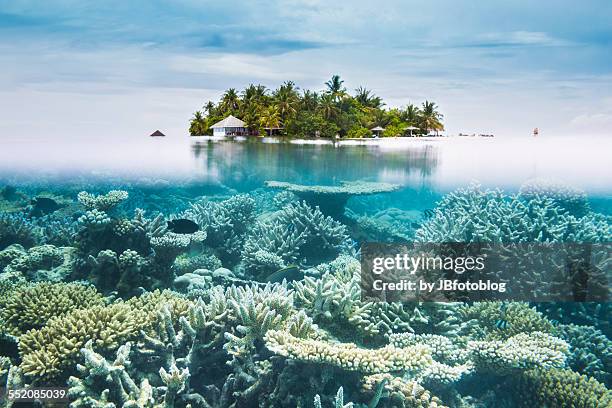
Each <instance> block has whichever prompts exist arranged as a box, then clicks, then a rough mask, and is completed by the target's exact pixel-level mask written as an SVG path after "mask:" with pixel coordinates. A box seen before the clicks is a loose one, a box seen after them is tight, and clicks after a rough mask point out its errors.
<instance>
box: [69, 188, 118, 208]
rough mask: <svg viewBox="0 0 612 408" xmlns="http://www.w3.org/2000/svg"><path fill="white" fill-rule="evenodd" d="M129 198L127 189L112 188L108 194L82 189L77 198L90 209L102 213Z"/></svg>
mask: <svg viewBox="0 0 612 408" xmlns="http://www.w3.org/2000/svg"><path fill="white" fill-rule="evenodd" d="M127 198H128V193H127V191H123V190H112V191H109V192H108V193H106V194H100V195H94V194H91V193H88V192H86V191H81V192H80V193H79V194H78V196H77V199H78V200H79V203H81V204H82V205H83V206H84V207H85V208H87V209H88V210H90V211H94V210H96V211H98V212H100V213H103V212H106V211H109V210H111V209H113V208H115V207H116V206H117V205H119V204H120V203H121V202H123V201H124V200H126V199H127Z"/></svg>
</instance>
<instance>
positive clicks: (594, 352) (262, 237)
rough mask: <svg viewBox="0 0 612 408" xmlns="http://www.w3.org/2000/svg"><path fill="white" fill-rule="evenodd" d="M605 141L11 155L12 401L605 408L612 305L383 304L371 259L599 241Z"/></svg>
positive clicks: (1, 272)
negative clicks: (365, 265) (393, 250)
mask: <svg viewBox="0 0 612 408" xmlns="http://www.w3.org/2000/svg"><path fill="white" fill-rule="evenodd" d="M609 144H610V143H609V142H608V141H607V140H603V139H592V140H591V139H584V140H583V141H582V143H577V142H576V141H575V140H565V139H561V140H557V141H550V140H533V139H529V140H521V141H518V140H505V141H504V140H492V141H491V140H440V141H433V142H425V141H409V142H405V143H404V144H401V143H399V144H396V145H389V144H386V145H382V146H345V145H296V144H291V143H262V142H245V143H234V142H205V141H201V142H192V141H175V140H172V139H146V140H142V141H137V142H133V141H130V142H128V141H125V140H107V141H104V140H96V141H83V140H60V141H54V142H50V141H44V140H42V139H41V140H34V139H33V140H12V141H11V140H9V141H7V142H6V143H4V145H3V149H2V151H1V152H0V387H3V386H6V387H7V388H13V389H20V388H27V387H46V386H54V387H64V388H68V389H69V394H70V397H69V398H68V399H69V400H70V402H71V404H72V406H74V407H81V406H83V407H85V406H163V405H154V404H166V405H165V406H176V407H186V406H188V404H191V406H192V407H209V406H213V407H252V406H260V407H281V406H282V407H284V406H286V407H296V406H299V407H312V406H317V405H316V404H317V401H321V405H322V406H324V407H325V406H334V404H336V406H340V405H338V404H339V402H340V400H341V399H343V400H344V403H345V404H346V403H348V402H349V401H351V402H353V403H354V404H355V406H363V407H365V406H369V407H374V406H378V407H396V406H407V407H412V406H450V407H511V406H529V407H536V406H547V407H556V406H584V407H587V406H588V407H591V406H593V407H594V406H606V404H609V403H610V401H612V396H611V395H610V391H609V387H610V386H611V384H612V374H611V369H612V340H611V338H612V330H611V328H610V315H609V311H610V303H609V302H604V303H601V302H600V303H595V302H587V303H524V302H483V303H478V302H476V303H472V302H470V303H460V302H453V303H450V302H449V303H443V302H422V303H414V302H412V303H406V304H400V303H371V302H368V301H366V300H365V299H362V298H361V296H360V283H361V276H360V272H359V270H360V252H359V249H360V245H361V244H363V243H366V242H387V243H407V242H412V241H420V242H448V241H452V242H490V241H493V242H523V243H525V242H527V243H531V242H539V243H542V242H546V243H554V244H565V243H574V242H580V243H585V242H586V243H609V241H610V214H612V183H611V181H612V180H610V174H612V171H610V170H611V169H610V164H609V160H607V153H608V152H609V151H610V150H607V149H608V148H609V147H610V146H609ZM270 181H276V182H281V183H288V184H280V185H279V184H276V185H274V184H270V183H269V182H270ZM347 182H348V183H349V184H346V183H347ZM343 183H345V184H343ZM351 183H352V184H351ZM279 186H280V187H279ZM330 187H332V188H331V189H330ZM334 188H335V189H334ZM168 222H170V223H168ZM609 262H610V260H609V252H608V253H605V252H604V253H603V255H602V254H598V257H597V258H596V263H597V267H598V268H599V270H600V272H601V276H603V278H604V280H607V281H608V282H609V279H610V278H611V276H610V274H611V271H610V267H609V264H610V263H609ZM534 274H535V275H537V271H535V270H534V271H531V270H528V271H519V272H517V277H516V279H517V281H519V280H520V279H523V278H522V277H523V276H527V275H528V276H530V278H529V279H532V277H533V275H534ZM283 279H284V281H283ZM524 279H527V278H524ZM605 290H606V291H607V292H608V293H609V289H608V288H607V286H606V289H605ZM348 343H351V344H350V345H349V344H348ZM355 347H356V348H357V349H355ZM128 360H129V363H126V361H128ZM581 376H582V377H581ZM105 390H108V391H105ZM568 390H571V391H568ZM341 394H342V396H341ZM136 401H138V402H136ZM417 401H420V402H417ZM67 403H68V402H67V401H64V402H63V404H67ZM107 403H112V404H115V405H100V404H107ZM134 404H135V405H134ZM138 404H140V405H138ZM419 404H421V405H419Z"/></svg>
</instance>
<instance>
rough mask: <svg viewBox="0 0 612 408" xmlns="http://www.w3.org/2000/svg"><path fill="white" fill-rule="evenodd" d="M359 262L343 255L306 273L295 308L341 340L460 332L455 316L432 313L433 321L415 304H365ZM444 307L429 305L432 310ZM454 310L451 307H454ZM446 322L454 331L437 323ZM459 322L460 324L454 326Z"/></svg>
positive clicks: (296, 284) (298, 287) (296, 285)
mask: <svg viewBox="0 0 612 408" xmlns="http://www.w3.org/2000/svg"><path fill="white" fill-rule="evenodd" d="M360 271H361V268H360V263H359V261H357V260H356V259H354V258H352V257H349V256H345V255H341V256H340V257H338V258H337V259H336V260H334V261H332V262H330V263H328V264H322V265H319V266H317V267H316V268H313V269H309V270H307V273H308V274H311V275H315V276H316V275H318V274H320V273H323V274H322V275H321V276H320V277H318V278H315V277H312V276H306V277H305V278H304V280H302V281H298V282H294V289H295V300H296V305H297V306H298V307H300V308H302V309H304V311H305V312H306V313H307V314H308V315H309V316H311V317H312V318H313V320H314V321H315V323H317V324H319V325H321V326H323V327H325V328H327V329H329V330H330V331H333V332H334V333H335V334H336V335H337V336H340V337H341V338H349V339H356V338H358V337H363V338H365V339H369V340H378V341H379V342H380V341H381V340H384V337H385V336H386V335H389V334H391V333H397V332H413V331H414V328H413V327H417V326H418V327H429V328H430V329H431V328H435V329H440V330H442V331H444V330H448V331H451V330H453V331H454V330H459V329H460V328H461V324H459V323H458V322H457V321H456V320H454V319H453V316H452V314H453V313H439V314H438V315H436V314H435V313H431V314H430V317H431V319H428V318H426V317H425V316H423V314H422V313H421V312H420V311H419V305H417V304H416V303H412V304H409V303H407V304H402V303H399V302H364V301H362V300H361V286H360V279H361V278H360V273H361V272H360ZM442 306H444V307H446V306H445V305H442V304H430V305H428V306H427V307H429V308H430V309H432V310H433V309H434V308H441V307H442ZM451 307H452V305H451ZM438 317H439V321H447V322H448V323H449V324H450V326H452V327H451V328H449V327H447V326H446V325H442V324H438ZM455 323H457V324H455Z"/></svg>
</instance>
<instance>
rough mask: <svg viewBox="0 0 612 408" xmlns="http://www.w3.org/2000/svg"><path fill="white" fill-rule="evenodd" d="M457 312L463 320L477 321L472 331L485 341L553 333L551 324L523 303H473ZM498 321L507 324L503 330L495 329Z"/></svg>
mask: <svg viewBox="0 0 612 408" xmlns="http://www.w3.org/2000/svg"><path fill="white" fill-rule="evenodd" d="M459 310H460V313H461V314H462V315H463V317H464V319H466V320H470V319H474V320H476V321H477V325H476V326H475V327H474V331H476V332H480V336H484V337H486V338H487V339H507V338H509V337H512V336H514V335H516V334H519V333H531V332H545V333H552V332H553V325H552V323H551V322H550V321H548V319H546V318H545V317H544V316H543V315H542V313H540V312H538V311H537V310H536V308H535V307H529V304H528V303H524V302H475V303H473V304H472V305H466V306H463V307H461V308H460V309H459ZM500 320H504V321H505V322H506V323H507V325H506V327H505V328H499V327H497V324H496V322H498V321H500ZM473 335H476V336H478V335H479V333H473Z"/></svg>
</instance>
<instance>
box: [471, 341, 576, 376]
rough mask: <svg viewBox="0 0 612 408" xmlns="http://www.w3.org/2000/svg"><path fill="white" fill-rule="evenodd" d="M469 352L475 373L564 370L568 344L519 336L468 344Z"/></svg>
mask: <svg viewBox="0 0 612 408" xmlns="http://www.w3.org/2000/svg"><path fill="white" fill-rule="evenodd" d="M467 347H468V350H469V353H470V355H471V358H472V360H473V361H474V364H475V365H476V368H477V369H478V370H487V371H488V370H490V371H493V372H496V373H498V374H499V373H500V372H503V371H511V370H514V369H525V368H553V367H563V365H564V364H565V359H566V354H567V353H568V349H569V346H568V344H567V343H566V342H565V341H563V340H561V339H559V338H556V337H553V336H551V335H549V334H546V333H541V332H532V333H529V334H527V333H519V334H517V335H514V336H512V337H510V338H508V339H507V340H492V341H470V342H468V346H467Z"/></svg>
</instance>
